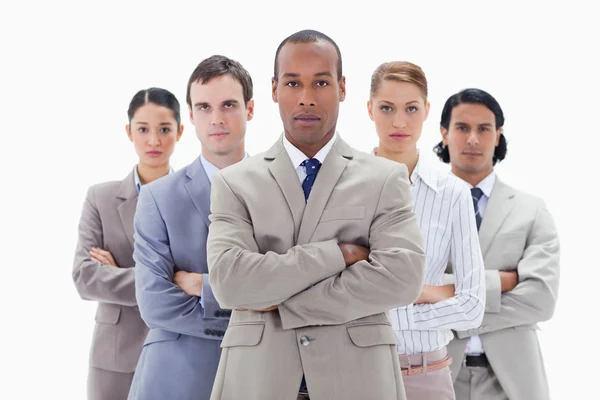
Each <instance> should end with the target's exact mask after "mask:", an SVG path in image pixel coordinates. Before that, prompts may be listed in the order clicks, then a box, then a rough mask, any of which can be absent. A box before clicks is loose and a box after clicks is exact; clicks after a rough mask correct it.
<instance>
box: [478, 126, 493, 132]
mask: <svg viewBox="0 0 600 400" xmlns="http://www.w3.org/2000/svg"><path fill="white" fill-rule="evenodd" d="M489 130H490V129H489V128H488V127H487V126H482V127H481V128H479V131H480V132H486V131H489Z"/></svg>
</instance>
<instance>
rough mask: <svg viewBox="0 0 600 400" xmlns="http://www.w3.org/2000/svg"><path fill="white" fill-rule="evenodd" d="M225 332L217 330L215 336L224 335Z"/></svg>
mask: <svg viewBox="0 0 600 400" xmlns="http://www.w3.org/2000/svg"><path fill="white" fill-rule="evenodd" d="M224 335H225V332H224V331H217V336H219V337H221V336H224Z"/></svg>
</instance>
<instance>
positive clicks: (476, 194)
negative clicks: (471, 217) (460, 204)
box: [471, 187, 483, 230]
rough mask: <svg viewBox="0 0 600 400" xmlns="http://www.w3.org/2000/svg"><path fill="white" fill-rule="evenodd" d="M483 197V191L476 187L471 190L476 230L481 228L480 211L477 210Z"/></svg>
mask: <svg viewBox="0 0 600 400" xmlns="http://www.w3.org/2000/svg"><path fill="white" fill-rule="evenodd" d="M481 196H483V190H481V189H479V188H478V187H475V188H472V189H471V197H472V198H473V207H475V222H477V230H479V227H480V226H481V220H482V219H483V218H482V216H481V211H480V210H479V199H481Z"/></svg>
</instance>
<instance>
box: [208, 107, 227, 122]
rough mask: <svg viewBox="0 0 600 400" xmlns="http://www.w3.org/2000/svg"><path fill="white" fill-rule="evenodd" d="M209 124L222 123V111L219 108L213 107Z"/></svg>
mask: <svg viewBox="0 0 600 400" xmlns="http://www.w3.org/2000/svg"><path fill="white" fill-rule="evenodd" d="M210 124H211V125H212V126H216V125H224V119H223V111H221V110H219V109H215V110H214V111H213V112H212V115H211V121H210Z"/></svg>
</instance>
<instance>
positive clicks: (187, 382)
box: [129, 158, 231, 400]
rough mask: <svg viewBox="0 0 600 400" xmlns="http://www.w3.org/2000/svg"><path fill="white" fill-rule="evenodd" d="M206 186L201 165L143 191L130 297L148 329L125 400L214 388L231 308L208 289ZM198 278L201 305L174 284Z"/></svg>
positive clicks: (180, 399) (205, 394)
mask: <svg viewBox="0 0 600 400" xmlns="http://www.w3.org/2000/svg"><path fill="white" fill-rule="evenodd" d="M210 190H211V188H210V181H209V179H208V177H207V175H206V172H205V170H204V168H203V167H202V163H201V161H200V159H199V158H198V159H196V160H195V161H194V162H193V163H192V164H190V165H188V166H187V167H185V168H183V169H181V170H179V171H177V172H175V173H173V174H170V175H169V176H166V177H164V178H161V179H160V180H157V181H155V182H152V183H149V184H147V185H144V186H143V187H142V190H141V191H140V197H139V200H138V207H137V213H136V216H135V252H134V255H133V257H134V259H135V262H136V268H135V270H136V275H135V278H136V281H135V282H136V295H137V299H138V303H139V307H140V311H141V313H142V318H143V319H144V321H146V323H147V324H148V326H149V327H150V328H151V329H150V332H149V333H148V337H147V339H146V341H145V343H144V348H143V350H142V355H141V357H140V361H139V364H138V367H137V370H136V372H135V377H134V380H133V384H132V386H131V392H130V394H129V399H139V400H152V399H156V400H165V399H177V400H188V399H189V400H192V399H193V400H203V399H208V398H209V396H210V392H211V389H212V385H213V381H214V377H215V374H216V372H217V365H218V362H219V356H220V354H221V351H220V346H219V345H220V344H221V339H222V338H223V335H224V334H225V330H226V329H227V324H228V320H229V316H230V315H231V311H230V310H224V309H221V308H220V307H219V304H218V303H217V301H216V300H215V298H214V296H213V294H212V290H211V288H210V285H209V279H208V267H207V265H206V236H207V234H208V225H209V224H210V221H209V219H208V216H209V213H210ZM178 270H184V271H189V272H196V273H201V274H203V275H204V279H203V281H202V302H201V300H200V298H198V297H195V296H189V295H187V294H186V293H185V292H183V290H181V289H180V288H179V287H178V286H177V285H175V284H174V283H173V276H174V274H175V272H176V271H178Z"/></svg>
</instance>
